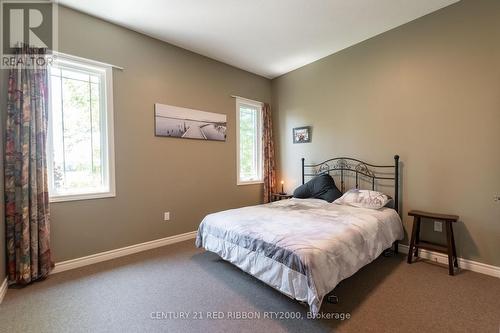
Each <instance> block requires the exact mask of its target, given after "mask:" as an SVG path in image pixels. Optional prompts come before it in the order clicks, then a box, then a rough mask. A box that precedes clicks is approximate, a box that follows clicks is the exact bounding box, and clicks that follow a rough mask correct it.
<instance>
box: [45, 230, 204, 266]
mask: <svg viewBox="0 0 500 333" xmlns="http://www.w3.org/2000/svg"><path fill="white" fill-rule="evenodd" d="M195 237H196V231H191V232H187V233H184V234H180V235H175V236H170V237H165V238H161V239H156V240H153V241H150V242H145V243H141V244H135V245H130V246H126V247H122V248H119V249H115V250H111V251H106V252H101V253H96V254H92V255H89V256H86V257H81V258H76V259H71V260H66V261H61V262H58V263H56V265H55V268H54V270H52V273H51V274H57V273H60V272H64V271H67V270H70V269H75V268H79V267H83V266H88V265H92V264H96V263H98V262H102V261H107V260H111V259H115V258H120V257H123V256H128V255H130V254H134V253H138V252H142V251H147V250H151V249H155V248H157V247H162V246H165V245H169V244H174V243H178V242H182V241H185V240H188V239H193V238H195Z"/></svg>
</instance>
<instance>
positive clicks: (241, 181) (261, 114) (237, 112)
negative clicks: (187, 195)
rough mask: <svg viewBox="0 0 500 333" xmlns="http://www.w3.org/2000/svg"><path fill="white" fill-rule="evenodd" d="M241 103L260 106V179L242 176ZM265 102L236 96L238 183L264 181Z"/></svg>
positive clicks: (247, 183) (249, 183) (250, 183)
mask: <svg viewBox="0 0 500 333" xmlns="http://www.w3.org/2000/svg"><path fill="white" fill-rule="evenodd" d="M240 105H249V106H253V107H256V108H259V110H260V112H259V129H258V131H259V136H258V140H259V145H260V155H261V156H260V160H259V161H260V166H259V167H260V175H259V176H260V179H259V180H248V181H246V180H241V178H240ZM263 106H264V103H261V102H257V101H253V100H249V99H245V98H240V97H236V185H238V186H240V185H254V184H263V183H264V149H263V148H264V147H263V145H262V133H263V128H262V127H263V112H262V108H263Z"/></svg>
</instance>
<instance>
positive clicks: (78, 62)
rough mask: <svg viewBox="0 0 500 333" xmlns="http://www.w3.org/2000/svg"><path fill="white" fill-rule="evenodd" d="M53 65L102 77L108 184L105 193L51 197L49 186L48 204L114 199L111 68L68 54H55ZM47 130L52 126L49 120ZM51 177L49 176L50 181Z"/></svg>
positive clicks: (49, 141) (49, 156)
mask: <svg viewBox="0 0 500 333" xmlns="http://www.w3.org/2000/svg"><path fill="white" fill-rule="evenodd" d="M54 63H55V64H56V65H57V64H62V65H66V66H67V67H73V66H75V67H76V68H75V69H82V68H88V69H89V70H90V71H96V72H100V73H102V74H103V75H104V83H105V89H104V92H103V94H104V96H102V97H103V100H104V105H105V106H106V112H104V113H103V115H102V117H103V118H104V121H105V123H106V128H107V131H106V133H105V138H104V140H103V141H104V142H103V147H104V149H106V152H105V155H106V156H107V163H106V166H107V169H108V172H107V178H108V179H107V180H108V183H109V190H108V191H105V192H88V193H78V194H61V195H51V194H50V188H51V185H50V184H49V202H50V203H53V202H65V201H76V200H91V199H102V198H114V197H116V181H115V141H114V138H115V135H114V116H113V67H112V66H111V65H108V64H104V63H100V62H97V61H94V60H90V59H85V58H81V57H77V56H71V55H68V54H61V53H58V54H57V58H56V59H55V60H54ZM48 76H49V87H51V75H50V73H49V75H48ZM48 107H49V117H50V115H51V113H52V101H51V94H49V103H48ZM48 126H49V128H50V127H51V126H52V124H51V122H50V118H49V125H48ZM49 133H50V135H48V137H47V145H48V149H47V151H49V150H50V151H52V147H53V144H52V143H53V136H52V134H51V131H48V134H49ZM47 171H48V173H52V153H50V154H47ZM51 177H52V175H49V179H51Z"/></svg>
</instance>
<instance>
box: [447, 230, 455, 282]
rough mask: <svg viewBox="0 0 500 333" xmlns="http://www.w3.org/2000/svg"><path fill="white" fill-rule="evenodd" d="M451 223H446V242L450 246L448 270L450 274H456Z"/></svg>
mask: <svg viewBox="0 0 500 333" xmlns="http://www.w3.org/2000/svg"><path fill="white" fill-rule="evenodd" d="M451 230H452V229H451V222H448V221H447V222H446V240H447V245H448V270H449V274H450V275H453V274H454V271H453V270H454V262H453V238H452V237H453V236H452V231H451Z"/></svg>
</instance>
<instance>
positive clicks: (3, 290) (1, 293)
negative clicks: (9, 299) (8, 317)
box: [0, 278, 8, 304]
mask: <svg viewBox="0 0 500 333" xmlns="http://www.w3.org/2000/svg"><path fill="white" fill-rule="evenodd" d="M7 287H8V286H7V278H5V280H3V282H2V285H1V286H0V304H2V301H3V298H4V297H5V294H7Z"/></svg>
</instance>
